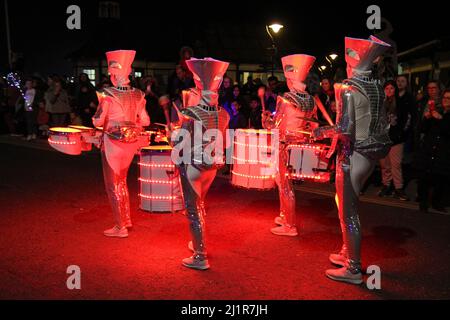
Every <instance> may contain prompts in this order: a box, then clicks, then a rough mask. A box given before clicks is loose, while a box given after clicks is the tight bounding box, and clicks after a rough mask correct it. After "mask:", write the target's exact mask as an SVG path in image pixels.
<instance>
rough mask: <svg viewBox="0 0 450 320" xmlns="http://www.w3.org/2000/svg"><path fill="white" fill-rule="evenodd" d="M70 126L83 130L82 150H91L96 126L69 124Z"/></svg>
mask: <svg viewBox="0 0 450 320" xmlns="http://www.w3.org/2000/svg"><path fill="white" fill-rule="evenodd" d="M69 128H73V129H77V130H80V131H81V151H91V150H92V142H93V137H95V128H90V127H85V126H69Z"/></svg>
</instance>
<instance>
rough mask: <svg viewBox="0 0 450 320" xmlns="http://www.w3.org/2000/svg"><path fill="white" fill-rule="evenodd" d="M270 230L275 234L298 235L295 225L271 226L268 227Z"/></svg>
mask: <svg viewBox="0 0 450 320" xmlns="http://www.w3.org/2000/svg"><path fill="white" fill-rule="evenodd" d="M270 231H271V232H272V233H273V234H276V235H277V236H288V237H296V236H298V232H297V227H289V226H286V225H282V226H279V227H275V228H272V229H270Z"/></svg>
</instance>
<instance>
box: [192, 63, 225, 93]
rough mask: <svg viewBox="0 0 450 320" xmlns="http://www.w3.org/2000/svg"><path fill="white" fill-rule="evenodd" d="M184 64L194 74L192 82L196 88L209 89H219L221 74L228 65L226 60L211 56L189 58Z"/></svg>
mask: <svg viewBox="0 0 450 320" xmlns="http://www.w3.org/2000/svg"><path fill="white" fill-rule="evenodd" d="M186 64H187V66H188V68H189V70H190V71H191V72H192V73H193V75H194V82H195V85H196V87H197V89H200V90H210V91H216V90H218V89H219V87H220V84H221V83H222V80H223V76H224V74H225V72H226V71H227V68H228V66H229V63H228V62H224V61H219V60H215V59H212V58H204V59H195V58H191V59H190V60H187V61H186Z"/></svg>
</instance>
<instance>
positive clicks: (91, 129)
mask: <svg viewBox="0 0 450 320" xmlns="http://www.w3.org/2000/svg"><path fill="white" fill-rule="evenodd" d="M69 128H72V129H77V130H80V131H81V132H88V131H94V130H95V128H91V127H86V126H77V125H70V126H69Z"/></svg>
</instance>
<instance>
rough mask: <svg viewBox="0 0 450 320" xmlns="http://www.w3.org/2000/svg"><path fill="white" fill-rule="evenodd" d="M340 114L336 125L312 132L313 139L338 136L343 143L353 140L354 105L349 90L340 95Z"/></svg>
mask: <svg viewBox="0 0 450 320" xmlns="http://www.w3.org/2000/svg"><path fill="white" fill-rule="evenodd" d="M340 107H341V110H339V111H338V112H340V114H341V117H340V120H339V122H338V123H336V125H334V126H325V127H320V128H317V129H315V130H314V134H313V135H314V137H315V138H316V139H328V138H333V137H334V136H336V135H337V136H338V137H339V139H341V140H344V141H354V140H355V136H356V134H355V103H354V97H353V93H352V91H351V90H347V91H345V92H344V93H343V94H342V103H341V106H340Z"/></svg>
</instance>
